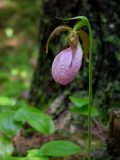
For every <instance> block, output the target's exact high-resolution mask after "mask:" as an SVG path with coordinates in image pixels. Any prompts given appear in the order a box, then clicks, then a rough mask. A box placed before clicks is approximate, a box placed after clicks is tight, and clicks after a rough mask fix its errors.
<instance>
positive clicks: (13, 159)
mask: <svg viewBox="0 0 120 160" xmlns="http://www.w3.org/2000/svg"><path fill="white" fill-rule="evenodd" d="M5 160H48V158H44V157H12V156H11V157H6V159H5Z"/></svg>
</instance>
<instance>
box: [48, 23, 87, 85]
mask: <svg viewBox="0 0 120 160" xmlns="http://www.w3.org/2000/svg"><path fill="white" fill-rule="evenodd" d="M61 31H68V32H69V34H68V37H67V42H66V44H65V49H63V50H62V51H61V52H60V53H59V54H58V55H57V56H56V57H55V59H54V61H53V64H52V69H51V71H52V77H53V79H54V80H55V81H56V82H57V83H59V84H62V85H67V84H69V83H70V82H71V81H72V80H73V79H75V77H76V76H77V74H78V72H79V69H80V67H81V64H82V58H83V51H82V48H81V44H80V42H79V37H80V38H81V40H82V43H83V49H84V51H85V58H86V59H87V52H88V46H89V38H88V35H87V33H86V32H84V31H82V30H80V31H75V30H73V29H72V28H71V27H69V26H65V25H62V26H58V27H56V28H55V30H54V31H53V32H52V33H51V35H50V37H49V39H48V41H47V45H46V51H47V52H48V44H49V41H50V40H51V39H52V38H53V36H54V35H55V34H56V33H58V32H61ZM68 45H69V47H67V48H66V46H68Z"/></svg>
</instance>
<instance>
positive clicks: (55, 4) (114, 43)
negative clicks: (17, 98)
mask: <svg viewBox="0 0 120 160" xmlns="http://www.w3.org/2000/svg"><path fill="white" fill-rule="evenodd" d="M78 15H84V16H87V17H88V19H89V20H90V23H91V26H92V30H93V96H94V99H95V100H97V104H98V105H99V106H100V107H101V108H104V110H106V111H107V109H108V107H112V106H115V107H117V105H118V102H119V97H120V87H119V81H120V69H119V68H120V63H119V62H120V56H119V55H118V52H119V51H120V47H119V43H120V39H119V37H120V32H119V23H120V22H119V15H120V5H118V3H117V1H113V0H110V1H106V0H96V1H92V0H67V1H65V0H46V1H44V4H43V14H42V17H41V20H40V36H39V43H40V51H39V57H38V63H37V66H36V68H35V71H34V75H33V80H32V83H31V89H30V98H29V100H30V102H31V103H32V104H34V105H36V106H42V105H45V104H46V103H47V102H48V101H50V100H52V99H54V98H55V97H56V96H59V95H60V94H61V93H62V92H63V91H65V90H69V91H70V93H71V92H72V93H74V92H75V91H79V90H80V91H81V92H82V91H86V94H87V90H88V75H87V74H85V70H86V66H84V65H83V66H82V68H81V71H80V78H77V79H76V80H75V81H74V82H73V83H72V84H70V85H68V86H66V87H64V86H60V85H59V84H57V83H55V82H54V81H53V79H52V76H51V64H52V61H53V59H54V57H55V55H56V54H57V53H58V51H60V50H62V42H61V41H62V40H63V39H62V38H61V36H58V37H57V38H55V40H54V42H51V44H50V47H49V53H48V54H47V55H46V54H45V45H46V42H47V39H48V37H49V35H50V33H51V31H52V30H53V29H54V28H55V27H57V26H58V25H61V24H67V25H69V26H71V27H72V26H73V24H74V22H76V21H69V22H68V21H67V22H64V21H61V20H58V19H56V18H55V17H63V18H65V17H75V16H78ZM61 39H62V40H61ZM58 48H59V49H60V50H58Z"/></svg>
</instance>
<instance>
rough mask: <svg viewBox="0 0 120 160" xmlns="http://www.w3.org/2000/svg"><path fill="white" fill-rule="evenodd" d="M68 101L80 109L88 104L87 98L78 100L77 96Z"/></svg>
mask: <svg viewBox="0 0 120 160" xmlns="http://www.w3.org/2000/svg"><path fill="white" fill-rule="evenodd" d="M69 99H70V100H71V102H72V103H73V104H74V105H75V106H76V107H82V106H84V105H86V104H88V102H89V99H88V97H83V98H80V97H77V96H70V97H69Z"/></svg>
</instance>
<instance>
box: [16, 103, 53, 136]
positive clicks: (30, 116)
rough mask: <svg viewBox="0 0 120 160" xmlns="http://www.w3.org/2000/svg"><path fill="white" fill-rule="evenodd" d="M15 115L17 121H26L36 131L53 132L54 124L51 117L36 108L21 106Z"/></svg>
mask: <svg viewBox="0 0 120 160" xmlns="http://www.w3.org/2000/svg"><path fill="white" fill-rule="evenodd" d="M15 117H16V120H17V121H21V122H27V123H28V124H29V125H30V126H31V127H33V128H34V129H35V130H37V131H38V132H41V133H43V134H51V133H54V130H55V126H54V122H53V120H52V119H51V117H50V116H48V115H46V114H44V113H42V112H41V111H40V110H38V109H37V108H34V107H29V106H27V107H22V108H20V109H19V110H18V111H17V112H16V115H15Z"/></svg>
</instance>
